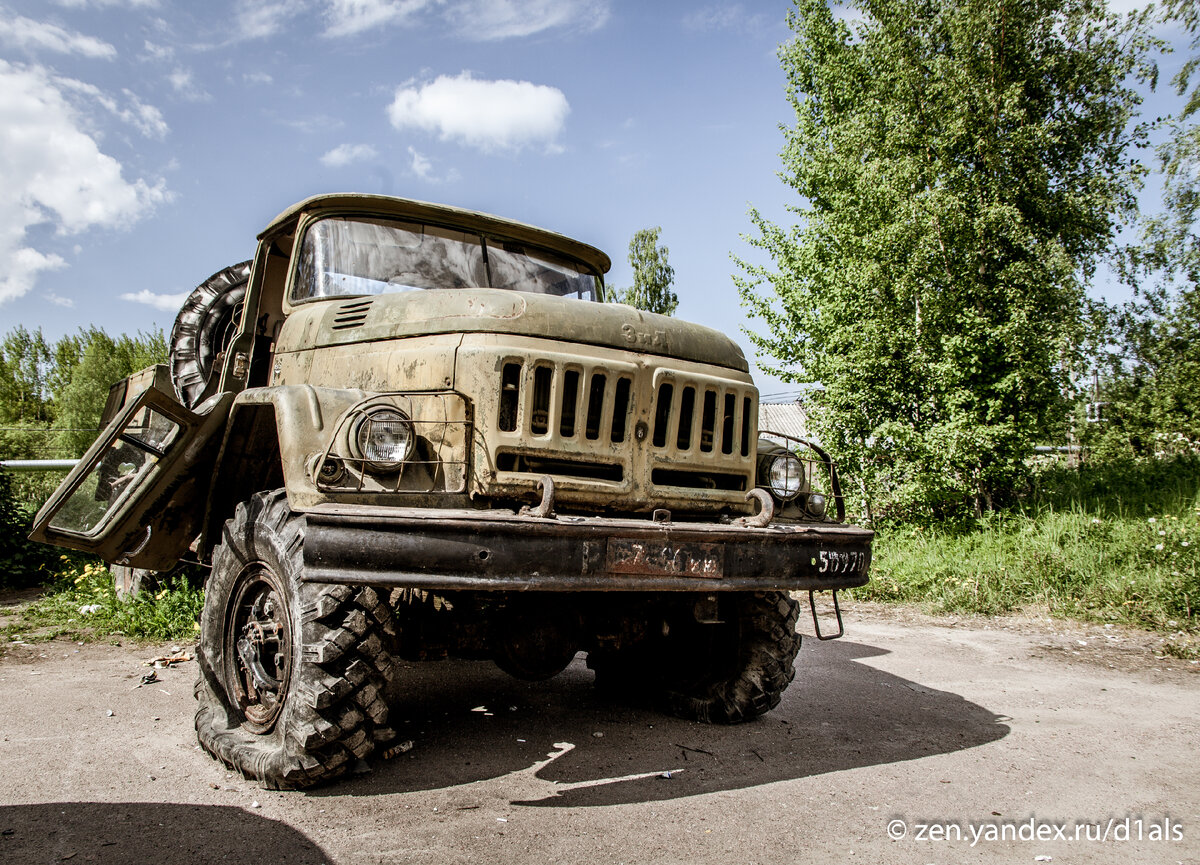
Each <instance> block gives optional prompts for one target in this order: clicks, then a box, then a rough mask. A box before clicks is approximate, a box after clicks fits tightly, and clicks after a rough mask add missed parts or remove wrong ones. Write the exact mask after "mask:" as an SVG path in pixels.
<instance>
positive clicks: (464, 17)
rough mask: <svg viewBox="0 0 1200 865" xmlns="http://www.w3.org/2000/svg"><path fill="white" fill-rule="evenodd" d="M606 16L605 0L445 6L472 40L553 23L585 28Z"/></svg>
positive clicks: (466, 0)
mask: <svg viewBox="0 0 1200 865" xmlns="http://www.w3.org/2000/svg"><path fill="white" fill-rule="evenodd" d="M608 16H609V9H608V0H459V2H456V3H452V4H451V5H450V7H449V8H448V9H447V10H446V18H447V19H448V20H449V21H450V23H451V25H453V26H454V28H455V29H456V30H457V31H458V33H459V35H460V36H462V37H464V38H466V39H472V40H474V41H476V42H494V41H497V40H500V39H511V38H513V37H519V36H530V35H532V34H534V33H540V32H542V31H543V30H550V29H553V28H556V27H558V28H571V29H574V30H580V31H584V32H588V31H592V30H598V29H600V28H601V27H603V26H604V25H605V23H607V21H608Z"/></svg>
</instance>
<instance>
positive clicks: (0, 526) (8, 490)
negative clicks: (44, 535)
mask: <svg viewBox="0 0 1200 865" xmlns="http://www.w3.org/2000/svg"><path fill="white" fill-rule="evenodd" d="M33 513H34V509H33V508H32V507H30V506H29V505H28V504H26V503H24V502H22V501H21V499H20V496H19V494H18V492H17V491H16V490H15V489H14V488H13V479H12V476H11V475H9V474H8V473H7V472H3V471H0V588H23V587H25V586H36V585H39V584H41V583H43V582H44V581H45V580H46V579H47V578H48V577H49V576H50V575H51V574H53V573H54V571H55V568H56V566H57V565H58V552H57V551H56V550H55V549H54V548H52V547H48V546H46V545H45V544H35V543H33V542H32V541H30V540H28V539H27V538H26V535H28V534H29V529H30V526H31V523H32V520H33Z"/></svg>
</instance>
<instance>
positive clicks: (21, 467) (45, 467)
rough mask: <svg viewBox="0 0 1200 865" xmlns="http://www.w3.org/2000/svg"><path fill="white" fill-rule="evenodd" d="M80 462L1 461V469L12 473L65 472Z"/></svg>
mask: <svg viewBox="0 0 1200 865" xmlns="http://www.w3.org/2000/svg"><path fill="white" fill-rule="evenodd" d="M78 464H79V460H0V469H4V470H5V471H10V472H65V471H70V470H71V469H73V468H75V466H76V465H78Z"/></svg>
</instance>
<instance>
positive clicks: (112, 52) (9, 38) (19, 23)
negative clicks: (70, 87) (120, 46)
mask: <svg viewBox="0 0 1200 865" xmlns="http://www.w3.org/2000/svg"><path fill="white" fill-rule="evenodd" d="M2 11H3V10H0V12H2ZM0 39H3V40H4V41H5V42H7V43H8V44H9V45H15V46H16V47H18V48H24V49H27V50H30V51H34V50H37V49H44V50H46V51H56V52H58V53H59V54H78V55H80V56H81V57H91V58H95V59H100V60H111V59H112V58H114V57H116V56H117V49H116V48H113V47H112V46H111V45H109V44H108V43H107V42H104V41H102V40H100V39H97V38H95V37H94V36H85V35H84V34H82V33H76V32H74V31H72V30H66V29H64V28H62V27H59V26H58V25H57V24H48V23H46V22H44V21H34V20H33V19H32V18H23V17H21V16H19V15H18V16H17V17H15V18H10V17H7V16H0Z"/></svg>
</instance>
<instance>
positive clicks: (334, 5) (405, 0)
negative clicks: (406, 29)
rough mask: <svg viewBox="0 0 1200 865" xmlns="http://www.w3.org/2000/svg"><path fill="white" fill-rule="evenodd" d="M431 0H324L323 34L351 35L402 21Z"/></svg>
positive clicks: (401, 22)
mask: <svg viewBox="0 0 1200 865" xmlns="http://www.w3.org/2000/svg"><path fill="white" fill-rule="evenodd" d="M431 2H432V0H325V22H326V27H325V35H326V36H354V35H356V34H358V33H362V32H363V31H364V30H370V29H372V28H373V27H382V26H384V25H386V24H403V23H405V22H406V21H408V20H410V19H411V18H412V17H413V16H414V15H416V14H417V13H418V12H421V11H422V10H423V9H425V8H426V7H428V6H429V5H430V3H431Z"/></svg>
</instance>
